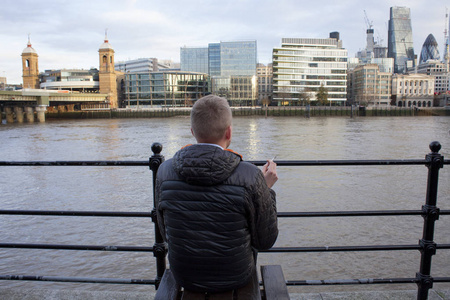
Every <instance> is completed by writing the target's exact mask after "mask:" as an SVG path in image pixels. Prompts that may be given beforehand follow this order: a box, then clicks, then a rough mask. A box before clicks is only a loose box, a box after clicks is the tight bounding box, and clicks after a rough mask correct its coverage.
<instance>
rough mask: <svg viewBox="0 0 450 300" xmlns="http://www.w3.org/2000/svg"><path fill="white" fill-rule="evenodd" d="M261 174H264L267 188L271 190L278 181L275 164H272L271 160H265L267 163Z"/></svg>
mask: <svg viewBox="0 0 450 300" xmlns="http://www.w3.org/2000/svg"><path fill="white" fill-rule="evenodd" d="M262 172H263V174H264V179H266V183H267V186H268V187H269V188H272V187H273V185H274V184H275V182H277V180H278V176H277V164H276V163H274V161H273V160H267V163H266V164H265V165H264V166H263V170H262Z"/></svg>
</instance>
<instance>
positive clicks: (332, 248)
mask: <svg viewBox="0 0 450 300" xmlns="http://www.w3.org/2000/svg"><path fill="white" fill-rule="evenodd" d="M420 249H421V248H420V246H419V245H418V244H417V245H371V246H322V247H273V248H271V249H268V250H262V251H260V252H285V253H286V252H347V251H348V252H360V251H400V250H420ZM436 249H450V244H439V245H436Z"/></svg>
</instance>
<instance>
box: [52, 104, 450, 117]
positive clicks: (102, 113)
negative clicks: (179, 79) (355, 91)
mask: <svg viewBox="0 0 450 300" xmlns="http://www.w3.org/2000/svg"><path fill="white" fill-rule="evenodd" d="M190 110H191V108H190V107H186V108H185V107H176V108H172V107H169V108H121V109H111V110H109V109H108V110H84V111H72V112H47V113H46V119H113V118H165V117H175V116H189V114H190ZM232 111H233V115H234V116H276V117H283V116H299V117H377V116H391V117H399V116H406V117H408V116H450V109H445V108H420V109H418V108H414V109H411V108H398V107H391V108H366V107H361V108H358V107H356V108H355V107H354V108H351V107H334V106H332V107H327V106H312V107H310V108H307V107H296V106H282V107H277V106H270V107H268V108H267V109H265V108H261V107H232Z"/></svg>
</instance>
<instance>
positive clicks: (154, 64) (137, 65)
mask: <svg viewBox="0 0 450 300" xmlns="http://www.w3.org/2000/svg"><path fill="white" fill-rule="evenodd" d="M115 69H116V71H121V72H124V73H127V72H130V73H136V72H153V71H159V70H168V69H171V67H170V66H169V65H167V64H166V63H162V62H159V61H158V59H157V58H138V59H132V60H127V61H121V62H118V63H116V64H115Z"/></svg>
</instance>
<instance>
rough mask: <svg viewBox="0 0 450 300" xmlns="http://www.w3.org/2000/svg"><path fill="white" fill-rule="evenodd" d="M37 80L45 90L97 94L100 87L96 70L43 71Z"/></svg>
mask: <svg viewBox="0 0 450 300" xmlns="http://www.w3.org/2000/svg"><path fill="white" fill-rule="evenodd" d="M39 79H40V82H41V84H40V87H41V89H46V90H69V91H73V92H75V91H76V92H82V93H98V91H99V87H100V84H99V76H98V70H97V69H90V70H83V69H62V70H45V71H44V72H43V73H41V74H39Z"/></svg>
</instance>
